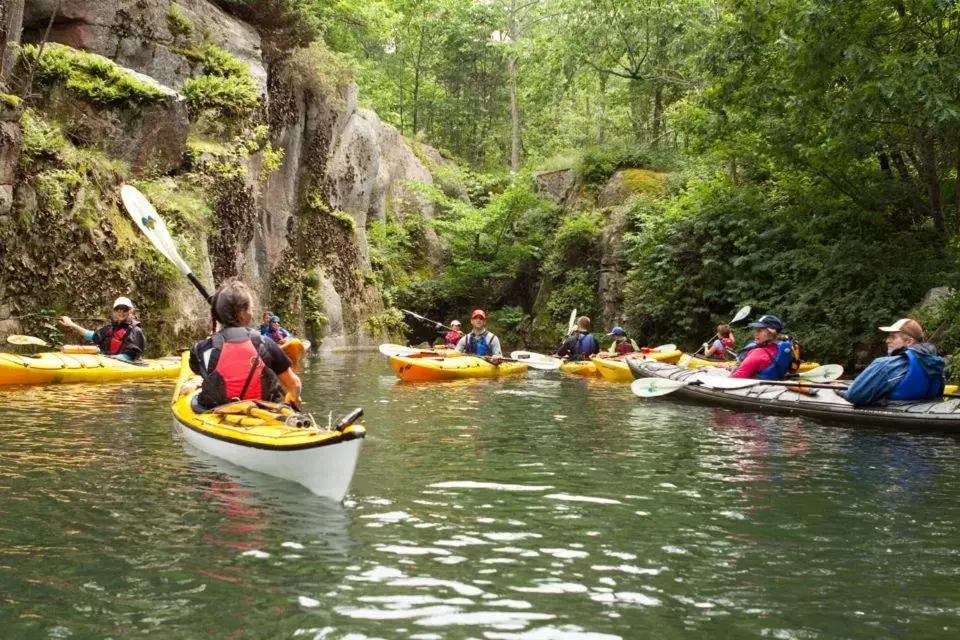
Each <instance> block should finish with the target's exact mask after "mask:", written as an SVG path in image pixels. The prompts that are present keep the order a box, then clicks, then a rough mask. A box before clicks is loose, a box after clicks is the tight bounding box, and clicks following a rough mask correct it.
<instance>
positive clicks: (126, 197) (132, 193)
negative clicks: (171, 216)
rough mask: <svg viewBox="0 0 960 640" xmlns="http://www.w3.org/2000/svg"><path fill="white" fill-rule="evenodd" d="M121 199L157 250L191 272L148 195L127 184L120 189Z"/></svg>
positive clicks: (183, 269)
mask: <svg viewBox="0 0 960 640" xmlns="http://www.w3.org/2000/svg"><path fill="white" fill-rule="evenodd" d="M120 199H121V200H123V206H124V207H125V208H126V210H127V213H128V214H129V215H130V218H131V219H133V221H134V223H135V224H136V225H137V227H138V228H139V229H140V231H142V232H143V233H144V235H146V236H147V238H149V239H150V242H151V243H153V246H154V247H156V248H157V251H159V252H160V253H162V254H163V255H164V256H165V257H166V258H167V260H169V261H170V262H172V263H173V264H175V265H176V266H177V268H178V269H180V270H181V271H182V272H183V273H184V274H187V273H191V269H190V267H188V266H187V263H186V262H184V261H183V258H181V257H180V253H179V252H178V251H177V246H176V245H175V244H174V242H173V238H171V237H170V232H169V231H167V225H165V224H164V223H163V220H162V219H161V218H160V215H159V214H158V213H157V210H156V209H154V208H153V205H152V204H150V201H149V200H147V198H146V196H144V195H143V194H142V193H140V191H139V190H137V188H136V187H133V186H130V185H129V184H125V185H123V188H122V189H120Z"/></svg>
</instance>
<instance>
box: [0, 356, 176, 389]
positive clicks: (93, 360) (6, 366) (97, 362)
mask: <svg viewBox="0 0 960 640" xmlns="http://www.w3.org/2000/svg"><path fill="white" fill-rule="evenodd" d="M179 372H180V360H179V358H161V359H159V360H138V361H137V362H127V361H124V360H118V359H116V358H111V357H109V356H103V355H94V354H66V353H53V352H51V353H38V354H36V355H32V356H20V355H14V354H10V353H0V385H15V384H68V383H73V382H88V383H98V382H120V381H123V380H142V379H144V378H176V377H177V374H178V373H179Z"/></svg>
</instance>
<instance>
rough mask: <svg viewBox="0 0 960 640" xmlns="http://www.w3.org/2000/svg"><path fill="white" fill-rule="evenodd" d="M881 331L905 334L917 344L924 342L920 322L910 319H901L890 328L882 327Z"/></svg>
mask: <svg viewBox="0 0 960 640" xmlns="http://www.w3.org/2000/svg"><path fill="white" fill-rule="evenodd" d="M880 331H886V332H887V333H894V332H900V333H905V334H906V335H908V336H910V337H911V338H913V339H914V340H916V341H917V342H923V327H921V326H920V323H919V322H917V321H916V320H911V319H910V318H900V319H899V320H897V321H896V322H894V323H893V324H892V325H890V326H889V327H880Z"/></svg>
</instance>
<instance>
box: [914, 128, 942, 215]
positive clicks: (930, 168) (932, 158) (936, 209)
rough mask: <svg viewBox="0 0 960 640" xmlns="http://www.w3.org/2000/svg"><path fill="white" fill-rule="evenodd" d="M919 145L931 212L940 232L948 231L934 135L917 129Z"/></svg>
mask: <svg viewBox="0 0 960 640" xmlns="http://www.w3.org/2000/svg"><path fill="white" fill-rule="evenodd" d="M915 137H916V140H917V147H918V148H919V151H920V154H919V158H918V159H919V162H920V165H919V168H920V172H921V175H922V177H923V183H924V185H926V187H927V198H928V199H929V200H930V203H929V204H930V213H931V214H932V215H933V225H934V226H935V227H936V229H937V231H939V232H940V233H945V232H946V224H945V221H944V219H943V203H942V201H941V199H940V177H939V176H938V175H937V150H936V145H935V144H934V139H933V136H931V135H929V134H928V133H924V132H921V131H920V130H917V131H915Z"/></svg>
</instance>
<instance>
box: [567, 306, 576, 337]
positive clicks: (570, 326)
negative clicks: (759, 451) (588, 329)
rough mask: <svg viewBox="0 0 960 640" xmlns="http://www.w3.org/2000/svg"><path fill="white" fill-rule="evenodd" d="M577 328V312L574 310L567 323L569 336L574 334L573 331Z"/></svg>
mask: <svg viewBox="0 0 960 640" xmlns="http://www.w3.org/2000/svg"><path fill="white" fill-rule="evenodd" d="M576 328H577V310H576V309H574V310H573V311H571V312H570V320H568V321H567V335H570V334H571V333H573V330H574V329H576Z"/></svg>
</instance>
